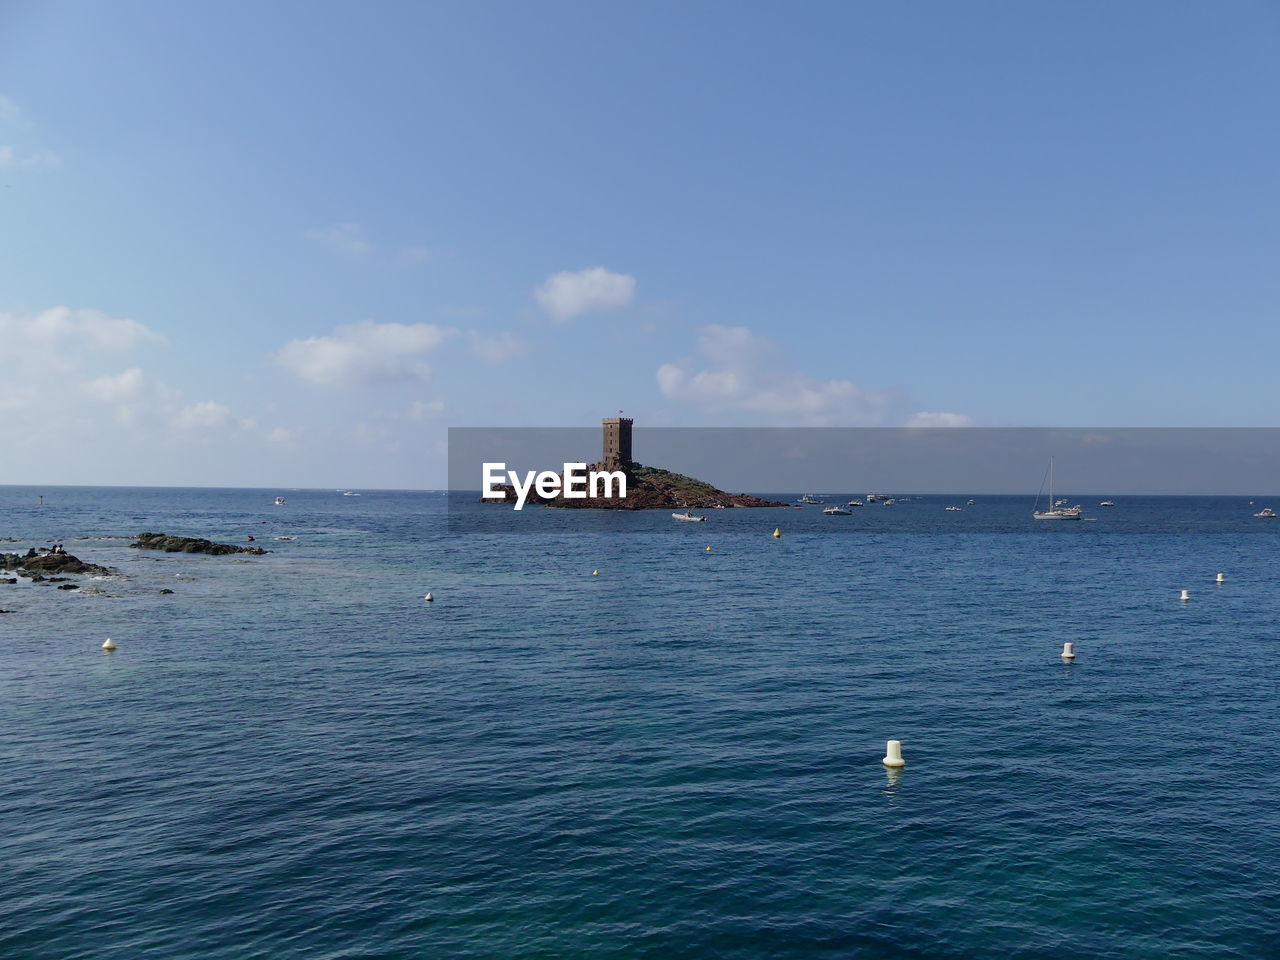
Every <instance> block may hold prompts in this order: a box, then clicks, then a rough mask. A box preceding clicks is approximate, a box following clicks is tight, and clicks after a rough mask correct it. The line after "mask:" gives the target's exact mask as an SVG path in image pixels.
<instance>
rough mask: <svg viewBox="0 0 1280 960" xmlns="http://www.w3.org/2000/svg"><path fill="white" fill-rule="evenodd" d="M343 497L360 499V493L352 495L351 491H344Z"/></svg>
mask: <svg viewBox="0 0 1280 960" xmlns="http://www.w3.org/2000/svg"><path fill="white" fill-rule="evenodd" d="M342 495H343V496H344V497H358V496H360V494H358V493H352V492H351V491H350V490H343V491H342Z"/></svg>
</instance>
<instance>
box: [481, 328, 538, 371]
mask: <svg viewBox="0 0 1280 960" xmlns="http://www.w3.org/2000/svg"><path fill="white" fill-rule="evenodd" d="M524 348H525V344H524V341H523V340H521V339H520V338H519V337H517V336H516V335H515V334H514V333H510V332H504V333H494V334H486V333H477V332H476V331H474V330H473V331H472V332H471V350H472V352H473V353H475V355H476V356H477V357H480V358H481V359H482V360H487V361H489V362H490V363H505V362H506V361H508V360H511V359H512V358H514V357H518V356H520V354H522V353H524Z"/></svg>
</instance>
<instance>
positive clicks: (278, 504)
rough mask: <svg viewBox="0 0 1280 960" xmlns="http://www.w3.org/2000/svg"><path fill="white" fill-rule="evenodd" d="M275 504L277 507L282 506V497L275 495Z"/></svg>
mask: <svg viewBox="0 0 1280 960" xmlns="http://www.w3.org/2000/svg"><path fill="white" fill-rule="evenodd" d="M276 506H277V507H283V506H284V497H276Z"/></svg>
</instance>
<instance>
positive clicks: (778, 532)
mask: <svg viewBox="0 0 1280 960" xmlns="http://www.w3.org/2000/svg"><path fill="white" fill-rule="evenodd" d="M780 536H782V528H781V527H774V528H773V538H774V539H775V540H776V539H778V537H780Z"/></svg>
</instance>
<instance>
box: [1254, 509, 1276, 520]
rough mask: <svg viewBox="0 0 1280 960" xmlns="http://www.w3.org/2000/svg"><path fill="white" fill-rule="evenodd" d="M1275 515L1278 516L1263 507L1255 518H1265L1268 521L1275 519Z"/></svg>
mask: <svg viewBox="0 0 1280 960" xmlns="http://www.w3.org/2000/svg"><path fill="white" fill-rule="evenodd" d="M1275 515H1276V512H1275V511H1274V510H1272V509H1271V508H1270V507H1263V508H1262V509H1261V510H1259V511H1258V512H1257V513H1255V514H1254V516H1255V517H1265V518H1267V519H1272V518H1274V517H1275Z"/></svg>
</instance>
